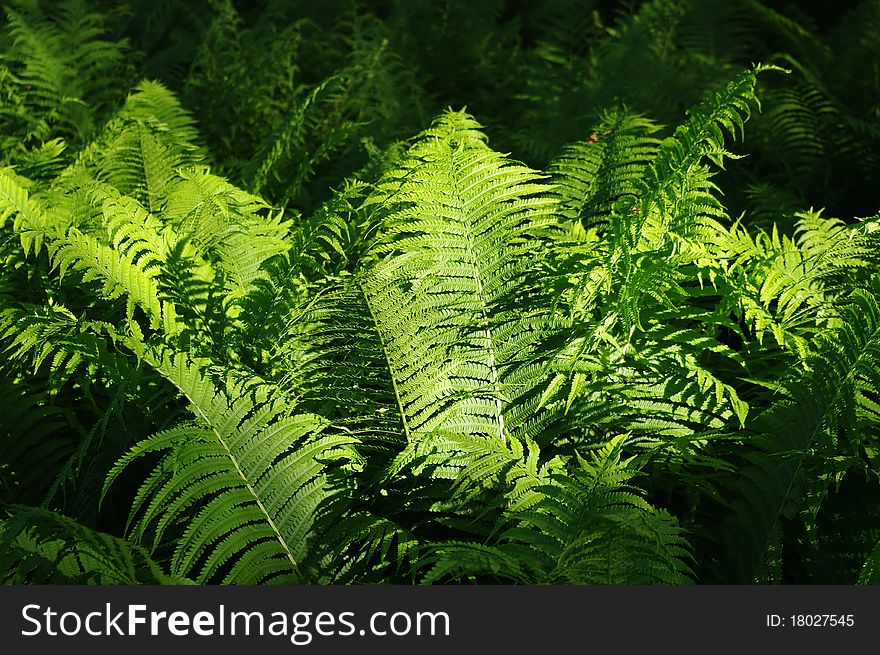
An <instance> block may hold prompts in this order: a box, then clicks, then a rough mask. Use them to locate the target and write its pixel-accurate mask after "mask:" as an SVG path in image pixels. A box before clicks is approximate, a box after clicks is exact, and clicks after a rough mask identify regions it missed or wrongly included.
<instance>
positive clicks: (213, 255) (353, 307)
mask: <svg viewBox="0 0 880 655" xmlns="http://www.w3.org/2000/svg"><path fill="white" fill-rule="evenodd" d="M154 4H155V6H153V5H154ZM169 4H171V3H138V2H130V3H118V2H116V1H115V0H107V1H106V2H103V1H102V2H99V3H98V5H100V7H103V8H104V9H106V11H103V12H102V11H100V10H99V9H100V7H97V5H96V7H97V8H96V7H90V6H87V5H86V3H81V2H74V1H70V2H63V3H61V4H60V5H59V9H58V11H56V12H48V11H47V10H46V8H45V7H44V6H43V5H42V4H41V3H39V2H25V1H24V0H21V1H20V2H19V1H17V2H13V3H12V4H11V5H10V7H9V8H8V9H7V10H6V14H5V16H6V18H5V23H3V25H2V30H0V99H2V101H3V104H2V110H0V125H2V127H3V137H2V144H3V151H2V155H0V157H2V160H0V353H2V354H0V403H2V404H3V406H4V407H5V408H7V411H6V412H4V414H3V416H2V417H0V512H2V517H0V569H2V570H3V571H4V574H3V581H4V582H8V583H41V582H64V583H101V584H113V583H117V584H141V583H190V582H196V583H222V584H263V583H274V584H301V583H407V584H410V583H428V584H431V583H450V582H452V583H478V584H479V583H497V582H501V583H522V584H688V583H702V582H721V583H731V582H738V583H768V582H769V583H779V582H799V583H803V582H834V583H855V582H862V583H875V582H876V581H877V568H878V567H877V563H878V559H880V557H878V550H877V548H878V547H877V543H878V541H880V485H878V464H880V444H878V442H877V437H878V435H880V425H878V422H880V396H878V394H880V278H878V275H877V270H878V269H877V266H878V263H880V242H878V235H880V230H878V220H880V218H878V216H876V215H874V216H873V217H869V218H856V217H854V216H853V215H859V216H864V215H866V214H873V213H875V212H876V211H877V209H878V208H877V206H876V198H875V197H873V196H872V195H871V193H870V192H868V191H866V189H870V188H873V187H870V180H871V179H874V177H872V176H876V174H877V171H878V170H880V164H878V159H877V156H876V155H877V152H878V151H877V148H876V145H877V143H876V141H877V137H878V134H880V128H878V125H880V123H878V119H880V116H878V114H877V107H878V106H880V104H878V98H880V89H878V88H875V87H876V85H875V86H871V84H872V82H870V80H869V79H868V77H870V76H866V77H865V79H861V78H860V79H859V80H848V81H846V82H842V81H840V79H838V76H837V75H836V68H835V66H834V64H833V61H834V56H835V53H839V54H840V56H842V57H844V58H846V59H847V61H855V60H859V56H866V55H865V53H871V52H874V51H875V50H876V43H875V42H874V41H872V40H871V39H870V38H868V37H869V33H870V30H869V26H871V25H876V24H877V21H876V19H877V17H878V16H880V13H878V11H877V7H878V5H877V2H876V1H875V0H866V1H865V2H863V3H861V4H860V5H859V7H858V8H857V9H856V10H854V11H853V12H852V13H851V14H848V15H847V16H846V17H844V18H843V19H841V21H840V22H839V25H838V27H837V28H836V29H835V30H832V31H831V32H830V33H829V34H827V35H824V36H820V35H818V33H817V32H816V31H815V30H813V29H812V28H811V27H810V25H809V21H807V20H806V19H805V18H804V17H801V16H796V15H789V14H783V13H780V12H777V11H775V10H773V9H771V8H770V7H769V5H765V4H764V3H762V2H757V1H752V0H739V1H737V2H727V3H721V2H702V3H701V2H696V0H694V1H691V0H651V1H648V2H643V3H639V4H638V7H637V8H635V9H634V10H633V11H632V12H631V13H629V14H623V13H618V14H614V13H613V12H609V11H608V10H607V5H606V4H605V3H602V2H594V3H590V2H583V3H580V2H579V3H573V2H569V1H568V0H558V1H555V2H548V3H536V5H540V7H538V6H535V7H531V6H529V7H523V9H522V12H521V15H519V16H518V17H517V18H512V17H511V16H510V15H509V14H510V12H509V11H508V9H509V6H508V5H507V3H503V2H496V1H494V0H489V1H487V2H483V3H476V4H473V3H461V6H460V7H459V6H458V3H454V2H449V3H418V2H412V3H409V2H407V3H381V4H382V6H381V7H379V6H378V5H376V6H374V4H373V3H369V2H367V3H348V2H346V1H345V0H338V1H337V2H331V3H327V5H326V6H324V4H323V3H268V6H266V7H263V6H262V5H261V6H259V7H253V8H239V7H238V5H240V4H241V3H232V2H228V1H218V2H210V3H193V4H192V7H191V11H190V12H189V13H186V12H182V10H178V9H175V8H172V7H170V6H168V5H169ZM147 5H150V6H149V7H148V6H147ZM307 5H308V6H307ZM318 5H321V7H318ZM116 9H125V10H126V11H118V12H117V11H115V10H116ZM126 21H129V22H128V23H127V22H126ZM426 21H427V22H428V23H430V28H427V29H426V28H425V27H424V24H425V23H426ZM136 25H140V27H135V26H136ZM846 30H849V31H850V32H852V33H853V34H854V35H855V36H856V37H858V38H854V40H853V41H850V40H848V39H846V38H844V36H843V35H844V33H845V32H846ZM118 34H123V35H127V37H126V38H121V39H120V40H112V38H111V36H110V35H118ZM768 42H770V43H773V44H774V46H773V47H774V48H778V49H779V52H777V51H776V50H771V49H770V47H769V46H768V45H767V43H768ZM136 52H140V54H139V55H135V53H136ZM138 57H141V58H142V61H141V60H140V59H138ZM753 59H754V60H763V61H767V62H777V63H778V64H779V65H771V64H769V63H768V64H766V65H753V64H751V60H753ZM135 70H138V71H140V73H143V74H144V76H145V77H147V78H149V79H147V80H145V81H141V82H139V83H137V82H136V79H131V78H132V73H133V71H135ZM147 73H149V75H147ZM848 75H849V74H848V73H841V77H842V78H846V77H847V76H848ZM463 88H466V89H468V93H469V94H470V95H468V96H467V97H464V96H461V95H460V93H461V89H463ZM854 89H855V90H854ZM759 98H760V102H759ZM465 103H467V104H468V109H467V110H465V109H457V107H462V106H463V105H465ZM447 104H448V105H453V106H454V107H456V108H448V109H444V108H443V107H444V106H445V105H447ZM688 107H690V109H687V108H688ZM430 116H433V118H430ZM661 121H662V122H663V123H664V124H665V125H666V126H665V125H664V124H661ZM484 125H485V126H486V127H485V128H484V127H483V126H484ZM667 126H669V127H667ZM822 130H835V131H836V132H835V134H836V135H837V137H835V138H836V139H838V141H839V143H838V142H837V141H835V140H834V139H831V138H830V137H829V136H828V135H827V134H823V133H821V132H822ZM838 145H839V148H838V147H837V146H838ZM826 199H827V203H826V202H824V200H826ZM820 201H821V202H820ZM822 205H824V206H825V207H826V208H825V209H816V208H815V207H818V206H822Z"/></svg>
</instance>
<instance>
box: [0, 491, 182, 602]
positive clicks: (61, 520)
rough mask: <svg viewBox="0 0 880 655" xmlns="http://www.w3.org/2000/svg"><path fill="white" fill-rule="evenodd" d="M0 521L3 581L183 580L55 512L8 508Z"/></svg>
mask: <svg viewBox="0 0 880 655" xmlns="http://www.w3.org/2000/svg"><path fill="white" fill-rule="evenodd" d="M10 509H11V510H12V516H11V517H10V518H6V519H3V520H2V521H0V570H2V571H3V574H2V580H3V582H4V583H5V584H102V585H139V584H178V585H179V584H187V583H189V580H186V579H185V578H182V577H179V576H168V575H167V574H165V573H164V572H163V571H162V569H161V568H160V567H159V565H158V564H156V563H155V562H154V561H153V560H151V559H150V557H149V556H148V555H147V554H146V553H145V552H144V551H143V549H141V548H139V547H137V546H135V545H134V544H131V543H128V542H127V541H125V540H124V539H119V538H117V537H113V536H111V535H109V534H105V533H102V532H97V531H95V530H92V529H91V528H89V527H87V526H85V525H82V524H81V523H77V522H76V521H74V520H72V519H70V518H67V517H66V516H63V515H61V514H57V513H56V512H50V511H48V510H44V509H39V508H36V507H20V506H18V507H15V506H14V507H11V508H10Z"/></svg>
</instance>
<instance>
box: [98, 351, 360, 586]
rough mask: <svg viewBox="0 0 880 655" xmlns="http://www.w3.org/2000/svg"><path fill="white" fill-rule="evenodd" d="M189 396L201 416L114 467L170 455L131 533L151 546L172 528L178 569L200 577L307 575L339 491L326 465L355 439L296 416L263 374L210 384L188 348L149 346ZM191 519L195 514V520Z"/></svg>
mask: <svg viewBox="0 0 880 655" xmlns="http://www.w3.org/2000/svg"><path fill="white" fill-rule="evenodd" d="M144 356H145V358H146V359H147V360H148V361H149V362H150V363H151V364H152V365H153V366H155V367H156V368H157V370H159V372H160V373H162V375H163V376H165V377H167V378H168V379H169V381H170V382H172V383H173V384H174V385H175V386H176V387H177V388H178V389H179V390H180V391H181V393H183V394H184V396H185V397H186V399H187V400H188V401H189V403H190V406H191V409H192V412H193V414H194V415H195V419H196V420H195V422H194V423H191V424H183V425H179V426H177V427H174V428H172V429H170V430H166V431H164V432H160V433H158V434H156V435H154V436H152V437H150V438H148V439H146V440H145V441H142V442H141V443H139V444H138V445H136V446H135V447H134V448H133V449H132V450H131V451H130V452H129V453H128V454H127V455H126V456H125V457H123V458H122V459H121V460H120V461H119V462H118V463H117V465H116V466H115V467H114V469H113V470H112V471H111V472H110V474H109V476H108V480H107V484H108V485H109V484H110V483H112V482H113V480H115V479H116V478H117V477H118V475H119V474H120V473H121V471H122V470H123V469H124V468H125V467H126V466H127V465H128V464H129V463H130V462H132V461H133V460H134V459H136V458H138V457H141V456H144V455H147V454H149V453H155V452H164V455H163V456H162V458H161V459H160V461H159V463H158V464H157V466H156V468H154V470H153V473H152V474H151V475H150V476H149V477H148V478H147V480H146V481H145V482H144V484H143V485H142V486H141V488H140V490H139V491H138V494H137V497H136V499H135V502H134V505H133V507H132V513H131V519H130V520H131V525H132V531H133V532H132V535H133V538H134V539H136V540H137V541H138V542H146V543H149V544H150V545H151V547H152V548H153V549H156V548H157V547H159V545H160V544H161V543H162V540H163V538H165V537H166V536H168V535H169V534H170V535H174V538H175V542H176V545H175V548H174V552H173V555H172V557H171V571H172V572H173V573H174V574H175V575H181V576H183V575H189V574H192V575H193V576H194V577H195V579H196V580H198V581H202V582H208V581H219V580H225V581H226V582H231V581H235V582H238V583H249V584H256V583H261V582H287V583H291V582H306V581H308V579H309V570H308V566H307V557H308V555H309V538H310V536H311V531H312V530H313V529H314V524H315V521H316V514H317V512H318V511H319V510H320V509H321V506H322V504H323V503H325V502H326V501H327V499H328V496H329V495H331V494H332V489H330V488H328V485H327V483H326V479H325V472H324V470H325V468H327V467H328V464H329V463H330V462H331V461H332V462H333V463H334V465H336V466H344V465H345V462H346V461H347V460H349V459H350V458H351V456H352V453H351V450H350V448H349V446H350V445H351V444H353V443H354V441H353V440H352V439H351V438H350V437H348V436H345V435H339V434H322V432H323V431H324V429H325V428H326V427H327V423H326V421H324V420H322V419H321V418H320V417H318V416H315V415H310V414H294V413H293V412H292V411H291V409H290V408H289V407H288V405H287V401H286V399H285V398H284V396H282V395H279V394H277V393H275V394H273V393H272V389H271V388H270V387H266V386H265V385H261V384H259V382H258V381H251V382H248V381H246V380H235V379H233V378H230V379H227V380H226V381H221V382H220V384H215V383H214V382H212V380H211V377H210V376H209V373H208V372H207V371H204V370H202V368H200V366H199V365H198V364H197V363H191V362H188V361H187V359H186V358H185V356H183V355H173V354H168V355H162V354H155V355H151V354H149V353H144ZM191 513H192V516H193V518H190V519H188V518H187V517H189V516H191Z"/></svg>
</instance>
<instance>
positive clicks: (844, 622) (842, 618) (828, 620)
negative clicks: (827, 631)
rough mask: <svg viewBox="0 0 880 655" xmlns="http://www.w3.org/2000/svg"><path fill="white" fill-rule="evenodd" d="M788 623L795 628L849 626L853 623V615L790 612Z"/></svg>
mask: <svg viewBox="0 0 880 655" xmlns="http://www.w3.org/2000/svg"><path fill="white" fill-rule="evenodd" d="M790 625H791V626H792V627H796V628H813V627H816V628H819V627H825V626H827V627H831V628H836V627H847V628H851V627H852V626H854V625H855V617H854V616H853V615H852V614H792V615H791V624H790Z"/></svg>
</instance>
